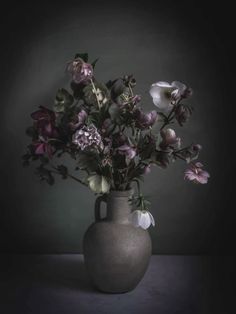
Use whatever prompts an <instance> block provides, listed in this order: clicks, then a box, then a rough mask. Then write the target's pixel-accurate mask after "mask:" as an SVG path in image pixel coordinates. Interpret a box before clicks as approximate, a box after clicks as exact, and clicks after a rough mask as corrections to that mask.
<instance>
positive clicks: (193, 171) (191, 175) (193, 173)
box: [184, 162, 210, 184]
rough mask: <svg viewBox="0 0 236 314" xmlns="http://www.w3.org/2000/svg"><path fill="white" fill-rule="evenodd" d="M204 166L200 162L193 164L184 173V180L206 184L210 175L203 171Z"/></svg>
mask: <svg viewBox="0 0 236 314" xmlns="http://www.w3.org/2000/svg"><path fill="white" fill-rule="evenodd" d="M202 168H203V165H202V164H201V163H200V162H197V163H195V164H193V163H192V164H191V165H190V166H189V168H188V169H187V170H186V171H185V173H184V178H185V179H187V180H189V181H193V182H194V183H201V184H206V183H207V181H208V178H209V177H210V174H209V173H208V172H207V171H204V170H202Z"/></svg>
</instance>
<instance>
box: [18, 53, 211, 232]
mask: <svg viewBox="0 0 236 314" xmlns="http://www.w3.org/2000/svg"><path fill="white" fill-rule="evenodd" d="M96 62H97V60H95V61H94V62H92V63H88V54H87V53H84V54H76V56H75V58H74V59H73V60H72V61H69V62H68V63H67V66H66V71H67V72H68V73H69V74H70V75H71V78H72V81H71V84H70V87H71V90H70V91H68V90H66V89H64V88H60V89H59V90H58V92H57V94H56V97H55V101H54V104H53V106H52V108H47V107H44V106H40V107H39V109H38V110H37V111H35V112H33V113H32V114H31V117H32V120H33V125H32V126H30V127H29V128H27V134H28V135H29V136H30V137H31V139H32V142H31V143H30V144H29V146H28V149H27V153H26V154H25V155H24V156H23V163H24V165H28V164H29V162H30V161H38V162H39V165H38V166H37V174H38V175H39V176H40V179H41V180H45V181H46V182H47V183H49V184H50V185H52V184H53V183H54V180H55V179H54V178H55V175H60V176H61V177H62V178H63V179H66V178H71V179H73V180H75V181H77V182H79V183H81V184H83V185H86V186H88V187H89V188H90V189H91V190H92V191H93V192H94V193H96V194H106V193H109V191H125V190H129V189H130V188H131V185H132V184H133V183H135V184H137V195H136V196H134V195H133V196H132V199H131V201H132V202H133V203H134V204H135V206H136V210H135V211H134V212H133V213H132V217H131V220H132V223H133V224H134V225H135V226H141V227H142V228H144V229H146V228H148V227H149V226H150V225H151V224H153V225H154V219H153V216H152V215H151V213H150V212H149V210H148V206H149V202H148V201H147V200H146V199H145V198H144V196H143V194H142V193H141V190H140V181H142V180H143V177H144V176H145V175H146V174H147V173H149V172H150V171H151V167H152V166H153V165H157V166H159V167H161V168H166V167H167V166H168V164H169V163H170V162H173V161H175V160H176V159H181V160H183V161H185V162H186V163H187V164H188V168H187V170H186V171H185V174H184V178H185V179H188V180H190V181H192V182H194V183H200V184H205V183H207V181H208V178H209V173H208V172H206V171H205V170H203V165H202V163H200V162H195V160H196V159H197V158H198V155H199V152H200V150H201V148H202V147H201V145H199V144H195V143H191V144H190V145H189V146H187V147H182V145H181V139H180V137H178V136H177V135H176V132H175V131H174V130H173V128H172V124H173V123H174V122H177V123H178V124H179V125H180V126H183V125H184V124H185V123H186V122H187V121H188V120H189V118H190V116H191V114H192V112H193V108H192V107H191V106H190V105H188V104H186V103H185V101H186V100H187V99H188V98H189V97H190V96H192V89H191V88H189V87H187V86H186V85H185V84H183V83H180V82H178V81H174V82H172V83H171V84H169V83H167V82H157V83H153V84H152V85H151V87H150V91H149V92H150V96H151V98H152V101H153V104H154V105H155V107H156V109H155V110H152V111H151V112H145V111H143V109H142V106H141V102H142V100H141V96H140V95H138V94H136V93H135V91H134V90H135V86H136V80H135V78H134V77H133V75H125V76H123V77H119V78H116V79H114V80H109V81H108V82H107V83H106V84H104V83H101V82H99V81H97V80H96V78H95V76H94V68H95V65H96ZM170 125H171V128H170ZM154 126H155V127H154ZM64 154H67V155H69V156H70V157H71V158H72V159H73V160H74V164H75V166H74V169H72V171H71V170H69V169H68V167H66V166H65V165H64V164H63V163H60V157H62V155H64ZM75 172H78V175H76V174H75ZM82 173H84V174H85V176H83V177H82Z"/></svg>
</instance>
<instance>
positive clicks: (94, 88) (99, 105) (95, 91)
mask: <svg viewBox="0 0 236 314" xmlns="http://www.w3.org/2000/svg"><path fill="white" fill-rule="evenodd" d="M90 81H91V84H92V87H93V90H94V94H95V97H96V99H97V103H98V107H99V109H100V108H101V104H100V101H99V99H98V95H97V90H96V87H95V85H94V82H93V80H92V79H90Z"/></svg>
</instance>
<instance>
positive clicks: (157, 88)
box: [149, 81, 187, 110]
mask: <svg viewBox="0 0 236 314" xmlns="http://www.w3.org/2000/svg"><path fill="white" fill-rule="evenodd" d="M186 90H187V86H186V85H185V84H183V83H181V82H178V81H173V82H172V83H171V84H169V83H168V82H157V83H153V84H152V85H151V88H150V90H149V93H150V95H151V96H152V98H153V103H154V105H155V106H157V107H158V108H159V109H163V110H169V109H170V108H171V107H172V105H173V104H172V102H173V101H176V100H178V99H180V98H181V97H182V96H183V95H184V93H185V91H186Z"/></svg>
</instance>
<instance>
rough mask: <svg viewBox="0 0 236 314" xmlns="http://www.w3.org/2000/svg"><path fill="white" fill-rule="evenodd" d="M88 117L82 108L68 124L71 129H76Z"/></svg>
mask: <svg viewBox="0 0 236 314" xmlns="http://www.w3.org/2000/svg"><path fill="white" fill-rule="evenodd" d="M87 117H88V114H87V112H86V111H85V110H84V109H82V110H81V111H80V112H79V113H78V114H77V120H76V121H75V122H71V123H70V124H69V125H70V127H71V129H72V130H76V129H78V128H80V127H82V126H83V125H84V123H85V121H86V119H87Z"/></svg>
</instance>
